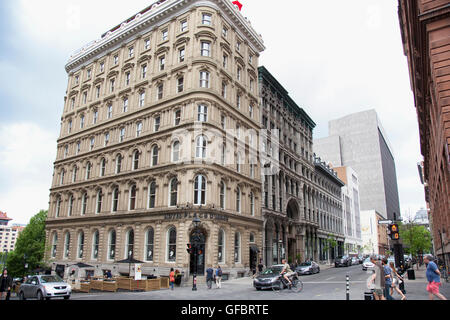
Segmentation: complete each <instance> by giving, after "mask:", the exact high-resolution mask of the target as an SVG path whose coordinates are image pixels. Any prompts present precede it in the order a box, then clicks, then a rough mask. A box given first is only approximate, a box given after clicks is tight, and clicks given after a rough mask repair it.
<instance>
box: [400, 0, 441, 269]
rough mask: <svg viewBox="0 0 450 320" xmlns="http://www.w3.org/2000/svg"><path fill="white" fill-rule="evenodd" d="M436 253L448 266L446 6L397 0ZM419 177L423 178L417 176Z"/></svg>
mask: <svg viewBox="0 0 450 320" xmlns="http://www.w3.org/2000/svg"><path fill="white" fill-rule="evenodd" d="M398 4H399V6H398V13H399V20H400V30H401V35H402V42H403V48H404V53H405V55H406V56H407V61H408V67H409V73H410V81H411V82H410V83H411V90H412V91H413V94H414V105H415V107H416V112H417V119H418V121H419V134H420V151H421V153H422V155H423V158H424V161H423V165H422V166H423V183H424V187H425V199H426V201H427V205H428V204H429V207H430V227H431V232H432V237H433V245H434V249H435V254H437V255H438V256H439V257H440V259H441V260H442V259H443V258H445V259H446V264H447V266H448V265H450V98H449V97H450V82H449V78H450V36H449V34H450V5H449V2H448V1H446V0H429V1H423V0H421V1H419V0H399V1H398ZM421 179H422V177H421Z"/></svg>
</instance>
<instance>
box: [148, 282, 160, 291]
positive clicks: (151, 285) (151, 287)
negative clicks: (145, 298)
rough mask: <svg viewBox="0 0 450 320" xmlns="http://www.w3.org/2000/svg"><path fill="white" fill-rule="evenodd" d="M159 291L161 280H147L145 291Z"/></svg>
mask: <svg viewBox="0 0 450 320" xmlns="http://www.w3.org/2000/svg"><path fill="white" fill-rule="evenodd" d="M154 290H161V280H160V279H150V280H147V288H146V290H145V291H154Z"/></svg>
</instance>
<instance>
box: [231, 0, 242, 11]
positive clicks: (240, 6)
mask: <svg viewBox="0 0 450 320" xmlns="http://www.w3.org/2000/svg"><path fill="white" fill-rule="evenodd" d="M233 4H234V5H235V6H237V7H238V9H239V11H241V10H242V3H240V2H239V1H233Z"/></svg>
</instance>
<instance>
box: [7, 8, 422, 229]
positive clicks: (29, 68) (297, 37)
mask: <svg viewBox="0 0 450 320" xmlns="http://www.w3.org/2000/svg"><path fill="white" fill-rule="evenodd" d="M152 2H153V0H151V1H145V0H133V1H117V0H108V1H107V0H64V1H60V0H39V1H36V0H2V1H0V14H1V15H2V16H1V17H0V18H1V19H0V39H1V42H0V101H1V102H0V211H5V212H7V213H8V215H9V216H10V217H11V218H13V219H14V221H12V223H28V221H29V219H30V218H31V217H32V216H33V215H35V214H36V213H37V212H39V210H40V209H47V208H48V200H49V188H50V186H51V180H52V174H53V162H54V161H55V158H56V139H57V138H58V135H59V128H60V119H61V114H62V110H63V99H64V95H65V90H66V86H67V74H66V72H65V70H64V66H65V64H66V62H67V60H68V57H69V56H70V54H71V53H72V52H73V51H75V50H77V49H79V48H81V47H82V46H83V45H85V44H86V43H88V42H90V41H91V40H95V39H98V38H100V36H101V34H102V33H103V32H105V31H107V30H109V29H110V28H111V27H114V26H116V25H118V24H119V23H121V22H122V21H123V20H125V19H127V18H129V17H130V16H132V15H134V14H135V13H137V12H138V11H140V10H141V9H143V8H144V7H146V6H148V5H149V4H151V3H152ZM241 2H242V3H243V4H244V7H243V9H242V13H243V15H244V16H246V17H248V18H249V19H250V21H251V23H252V25H253V27H254V28H255V29H256V31H257V32H258V33H261V34H262V36H263V39H264V42H265V45H266V47H267V50H266V51H265V52H263V53H262V55H261V58H260V64H261V65H264V66H265V67H266V68H267V69H268V70H269V71H270V72H271V73H272V74H273V75H274V76H275V77H276V78H277V79H278V80H279V82H280V83H281V84H282V85H283V86H284V87H285V88H286V89H287V90H288V91H289V92H290V94H291V97H292V98H293V99H294V100H295V101H296V102H297V104H298V105H300V106H301V107H303V108H304V109H305V111H306V112H307V113H308V114H309V115H310V116H311V118H312V119H313V120H314V121H315V122H316V123H317V128H316V130H315V132H314V137H315V138H320V137H325V136H327V135H328V121H329V120H333V119H336V118H340V117H343V116H345V115H347V114H350V113H354V112H359V111H363V110H367V109H375V110H376V111H377V112H378V116H379V118H380V120H381V122H382V125H383V127H384V129H385V131H386V133H387V135H388V139H389V140H390V143H391V145H392V147H393V149H394V150H393V151H394V157H395V162H396V168H397V176H398V188H399V196H400V208H401V211H402V214H405V212H409V211H411V212H413V213H415V212H416V211H417V210H418V209H420V208H421V207H425V201H424V191H423V186H422V185H421V184H420V181H419V176H418V171H417V166H416V164H417V162H419V161H421V160H422V156H421V154H420V149H419V133H418V124H417V116H416V110H415V108H414V102H413V95H412V92H411V89H410V80H409V74H408V66H407V60H406V57H405V56H404V54H403V48H402V42H401V35H400V28H399V22H398V15H397V1H393V0H345V1H336V0H328V1H327V0H323V1H309V0H308V1H307V0H295V1H294V0H283V1H269V0H242V1H241Z"/></svg>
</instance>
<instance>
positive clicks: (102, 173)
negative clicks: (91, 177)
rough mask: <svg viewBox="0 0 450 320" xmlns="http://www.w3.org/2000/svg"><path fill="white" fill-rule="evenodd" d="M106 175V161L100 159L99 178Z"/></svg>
mask: <svg viewBox="0 0 450 320" xmlns="http://www.w3.org/2000/svg"><path fill="white" fill-rule="evenodd" d="M105 173H106V159H105V158H102V160H101V161H100V177H104V176H105Z"/></svg>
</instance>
